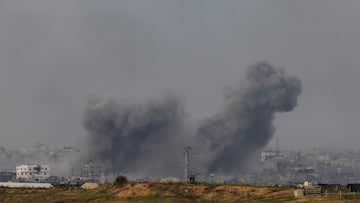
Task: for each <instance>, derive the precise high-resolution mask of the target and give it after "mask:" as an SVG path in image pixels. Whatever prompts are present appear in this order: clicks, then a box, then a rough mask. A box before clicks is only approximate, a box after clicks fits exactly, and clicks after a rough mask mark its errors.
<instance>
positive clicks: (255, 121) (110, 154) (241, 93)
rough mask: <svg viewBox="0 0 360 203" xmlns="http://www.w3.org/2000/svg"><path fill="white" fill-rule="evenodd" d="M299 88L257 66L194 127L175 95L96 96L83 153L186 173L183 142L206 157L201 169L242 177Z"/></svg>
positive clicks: (133, 166) (146, 170)
mask: <svg viewBox="0 0 360 203" xmlns="http://www.w3.org/2000/svg"><path fill="white" fill-rule="evenodd" d="M301 92H302V88H301V81H300V80H299V79H298V78H296V77H293V76H288V75H286V74H285V71H284V70H283V69H277V68H274V67H273V66H272V65H270V64H269V63H267V62H258V63H255V64H254V65H251V66H249V67H248V69H247V73H246V77H245V78H244V79H242V80H240V83H239V84H238V85H235V86H233V87H229V88H228V89H227V90H226V93H225V95H224V105H223V108H222V109H220V111H219V113H218V114H216V115H214V116H212V117H209V118H205V119H204V120H203V121H202V122H200V124H199V125H198V126H195V129H191V130H189V128H190V127H189V126H187V125H186V123H189V121H188V120H187V119H189V117H188V116H187V112H186V111H185V108H184V105H183V103H182V102H181V99H179V98H178V97H177V96H174V94H168V95H165V96H164V97H163V98H158V99H154V100H149V101H147V102H133V101H127V100H117V99H115V98H114V97H112V96H105V97H100V96H96V95H91V96H89V99H88V101H87V106H86V109H85V113H84V120H83V124H84V128H85V129H86V131H87V136H86V139H85V140H86V145H85V153H84V154H85V155H84V156H83V158H84V159H89V160H90V159H91V160H93V161H97V162H100V163H101V164H103V166H104V169H105V171H106V172H123V173H135V174H143V175H153V176H166V175H180V174H181V173H182V170H181V163H182V161H183V160H182V156H181V155H182V147H183V146H184V145H192V146H194V148H195V150H196V151H199V152H200V154H202V155H201V157H202V158H201V160H198V161H197V163H196V164H194V166H196V167H197V170H202V172H204V173H206V172H209V171H211V172H217V173H224V174H236V173H238V172H239V171H244V170H246V169H247V166H248V165H249V162H250V161H251V160H253V159H254V156H255V155H256V154H257V153H258V152H259V151H260V150H261V149H263V148H264V147H266V145H267V143H268V142H269V140H270V139H271V138H272V137H273V135H274V133H275V129H276V128H275V126H274V119H275V117H276V114H277V113H283V112H289V111H292V110H293V109H294V108H295V107H296V105H297V98H298V96H299V95H300V93H301ZM191 128H193V127H191Z"/></svg>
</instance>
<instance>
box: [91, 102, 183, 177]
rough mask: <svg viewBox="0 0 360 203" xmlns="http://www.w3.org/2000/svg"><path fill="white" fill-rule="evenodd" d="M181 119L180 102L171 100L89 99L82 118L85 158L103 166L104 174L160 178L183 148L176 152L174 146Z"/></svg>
mask: <svg viewBox="0 0 360 203" xmlns="http://www.w3.org/2000/svg"><path fill="white" fill-rule="evenodd" d="M183 117H184V111H183V109H182V107H181V105H180V102H179V100H178V99H177V98H176V97H173V96H166V97H165V98H163V99H160V100H151V101H148V102H146V103H134V102H132V103H130V102H127V101H122V102H118V101H117V100H115V99H114V98H112V97H105V98H101V97H95V98H92V99H90V100H89V102H88V106H87V108H86V111H85V117H84V126H85V129H86V130H87V131H88V138H89V139H88V142H89V143H88V144H89V145H88V147H87V151H86V152H87V157H88V159H92V161H95V162H100V163H102V164H103V167H104V169H105V171H106V172H132V173H136V172H138V173H142V174H147V175H148V174H152V175H156V174H158V175H160V174H161V173H164V170H165V169H166V170H167V169H168V168H169V164H171V163H172V160H173V159H174V157H173V156H174V154H175V155H176V154H178V155H179V156H181V154H180V152H181V151H176V150H181V147H182V146H181V144H180V145H178V146H177V148H176V146H174V145H175V143H174V142H176V139H178V137H179V134H178V132H179V130H181V129H182V120H183ZM174 151H176V152H174ZM173 168H174V169H176V168H178V167H177V166H173ZM170 171H171V168H169V172H170ZM145 172H146V173H145Z"/></svg>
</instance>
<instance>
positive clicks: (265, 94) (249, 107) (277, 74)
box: [199, 62, 302, 173]
mask: <svg viewBox="0 0 360 203" xmlns="http://www.w3.org/2000/svg"><path fill="white" fill-rule="evenodd" d="M301 91H302V89H301V81H300V80H299V79H298V78H296V77H291V76H287V75H285V72H284V70H283V69H276V68H274V67H273V66H271V65H270V64H269V63H267V62H258V63H256V64H254V65H252V66H250V67H249V68H248V69H247V75H246V79H245V80H242V81H241V82H240V84H239V85H238V86H237V87H232V88H228V89H227V91H226V93H225V105H224V109H223V110H222V112H221V113H219V114H218V115H215V116H213V117H211V118H208V119H206V120H205V121H204V122H203V123H202V124H201V125H200V127H199V136H200V139H201V140H204V141H206V142H207V146H206V148H205V151H207V152H208V153H211V154H212V156H211V159H210V160H208V163H207V165H206V166H207V168H208V169H210V170H212V171H222V172H226V173H232V172H235V171H239V170H240V171H241V170H244V169H246V167H247V162H248V161H249V160H251V159H252V158H254V155H255V154H256V153H257V152H259V150H261V149H263V148H264V147H265V146H266V145H267V144H268V142H269V140H270V139H271V138H272V137H273V134H274V132H275V126H274V119H275V114H276V113H282V112H289V111H292V110H293V109H294V108H295V106H296V105H297V98H298V96H299V94H300V93H301Z"/></svg>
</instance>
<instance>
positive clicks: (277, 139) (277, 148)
mask: <svg viewBox="0 0 360 203" xmlns="http://www.w3.org/2000/svg"><path fill="white" fill-rule="evenodd" d="M275 139H276V152H277V153H280V146H279V137H278V136H276V137H275Z"/></svg>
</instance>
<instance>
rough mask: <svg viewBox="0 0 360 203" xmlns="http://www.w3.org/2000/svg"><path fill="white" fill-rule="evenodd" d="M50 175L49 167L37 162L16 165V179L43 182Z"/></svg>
mask: <svg viewBox="0 0 360 203" xmlns="http://www.w3.org/2000/svg"><path fill="white" fill-rule="evenodd" d="M49 177H50V167H49V166H48V165H39V164H23V165H18V166H16V179H17V180H19V181H24V182H44V181H45V180H46V179H48V178H49Z"/></svg>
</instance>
